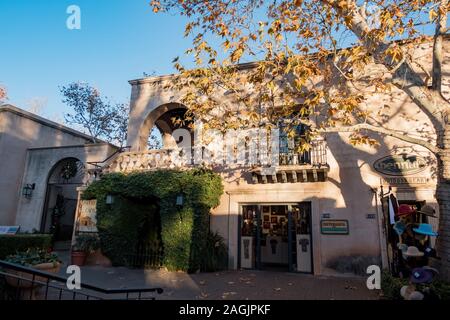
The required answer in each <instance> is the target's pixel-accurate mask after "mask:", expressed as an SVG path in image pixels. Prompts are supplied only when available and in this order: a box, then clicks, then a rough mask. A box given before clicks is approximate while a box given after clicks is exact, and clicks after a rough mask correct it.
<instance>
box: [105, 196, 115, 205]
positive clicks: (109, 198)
mask: <svg viewBox="0 0 450 320" xmlns="http://www.w3.org/2000/svg"><path fill="white" fill-rule="evenodd" d="M113 203H114V196H113V195H111V194H108V195H107V196H106V204H113Z"/></svg>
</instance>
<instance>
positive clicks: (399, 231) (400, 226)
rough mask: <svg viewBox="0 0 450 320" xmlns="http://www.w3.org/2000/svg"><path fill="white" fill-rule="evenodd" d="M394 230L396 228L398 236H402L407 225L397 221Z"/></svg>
mask: <svg viewBox="0 0 450 320" xmlns="http://www.w3.org/2000/svg"><path fill="white" fill-rule="evenodd" d="M393 228H394V230H395V232H397V234H398V235H399V236H401V235H402V234H403V232H405V230H406V226H405V224H404V223H403V222H401V221H397V222H396V223H395V224H394V226H393Z"/></svg>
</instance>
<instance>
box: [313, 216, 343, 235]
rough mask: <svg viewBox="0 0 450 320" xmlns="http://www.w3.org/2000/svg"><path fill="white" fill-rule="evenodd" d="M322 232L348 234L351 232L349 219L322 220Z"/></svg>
mask: <svg viewBox="0 0 450 320" xmlns="http://www.w3.org/2000/svg"><path fill="white" fill-rule="evenodd" d="M320 233H322V234H344V235H347V234H349V233H350V230H349V226H348V220H322V221H320Z"/></svg>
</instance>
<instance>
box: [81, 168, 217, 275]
mask: <svg viewBox="0 0 450 320" xmlns="http://www.w3.org/2000/svg"><path fill="white" fill-rule="evenodd" d="M180 193H183V195H184V205H183V206H182V208H177V206H176V197H177V195H179V194H180ZM222 193H223V185H222V180H221V178H220V176H219V175H217V174H215V173H213V172H212V171H209V170H205V169H195V170H190V171H177V170H160V171H153V172H144V173H142V172H141V173H130V174H123V173H112V174H107V175H104V176H102V179H101V180H99V181H95V182H94V183H92V184H91V185H90V186H89V187H88V188H87V189H86V190H85V192H84V193H83V199H85V200H89V199H97V227H98V230H99V235H100V242H101V247H102V251H103V252H104V253H105V255H106V256H108V257H109V258H110V259H111V260H112V262H113V263H114V264H115V265H127V260H126V255H127V254H128V253H130V250H131V248H134V247H135V246H136V244H137V241H138V236H139V234H142V233H140V232H139V230H140V229H139V228H140V227H141V228H142V225H143V224H144V222H145V223H147V225H151V226H152V227H151V230H149V232H148V233H147V236H148V239H146V241H148V243H149V244H150V245H153V246H155V247H157V246H158V245H161V243H160V242H161V241H162V252H163V253H164V259H163V265H164V266H165V267H167V268H168V269H169V270H183V271H189V272H195V271H197V270H202V269H206V268H205V267H204V263H205V260H204V255H205V254H206V253H207V252H208V234H209V214H210V209H211V208H214V207H217V206H218V205H219V200H220V196H221V195H222ZM107 195H113V196H115V201H114V203H113V204H112V205H108V204H106V196H107ZM155 206H157V207H155ZM158 211H159V215H158V214H157V212H158ZM159 234H160V237H158V235H159ZM141 240H142V239H141ZM220 254H222V252H220ZM220 259H222V258H219V260H220Z"/></svg>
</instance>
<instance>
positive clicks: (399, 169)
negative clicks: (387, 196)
mask: <svg viewBox="0 0 450 320" xmlns="http://www.w3.org/2000/svg"><path fill="white" fill-rule="evenodd" d="M427 166H428V162H427V160H425V159H424V158H422V157H420V156H418V155H414V154H400V155H390V156H387V157H384V158H381V159H378V160H377V161H375V162H374V164H373V168H374V169H375V170H376V171H378V172H379V173H381V174H384V175H388V176H407V175H412V174H416V173H419V172H422V171H424V170H425V169H426V168H427Z"/></svg>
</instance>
